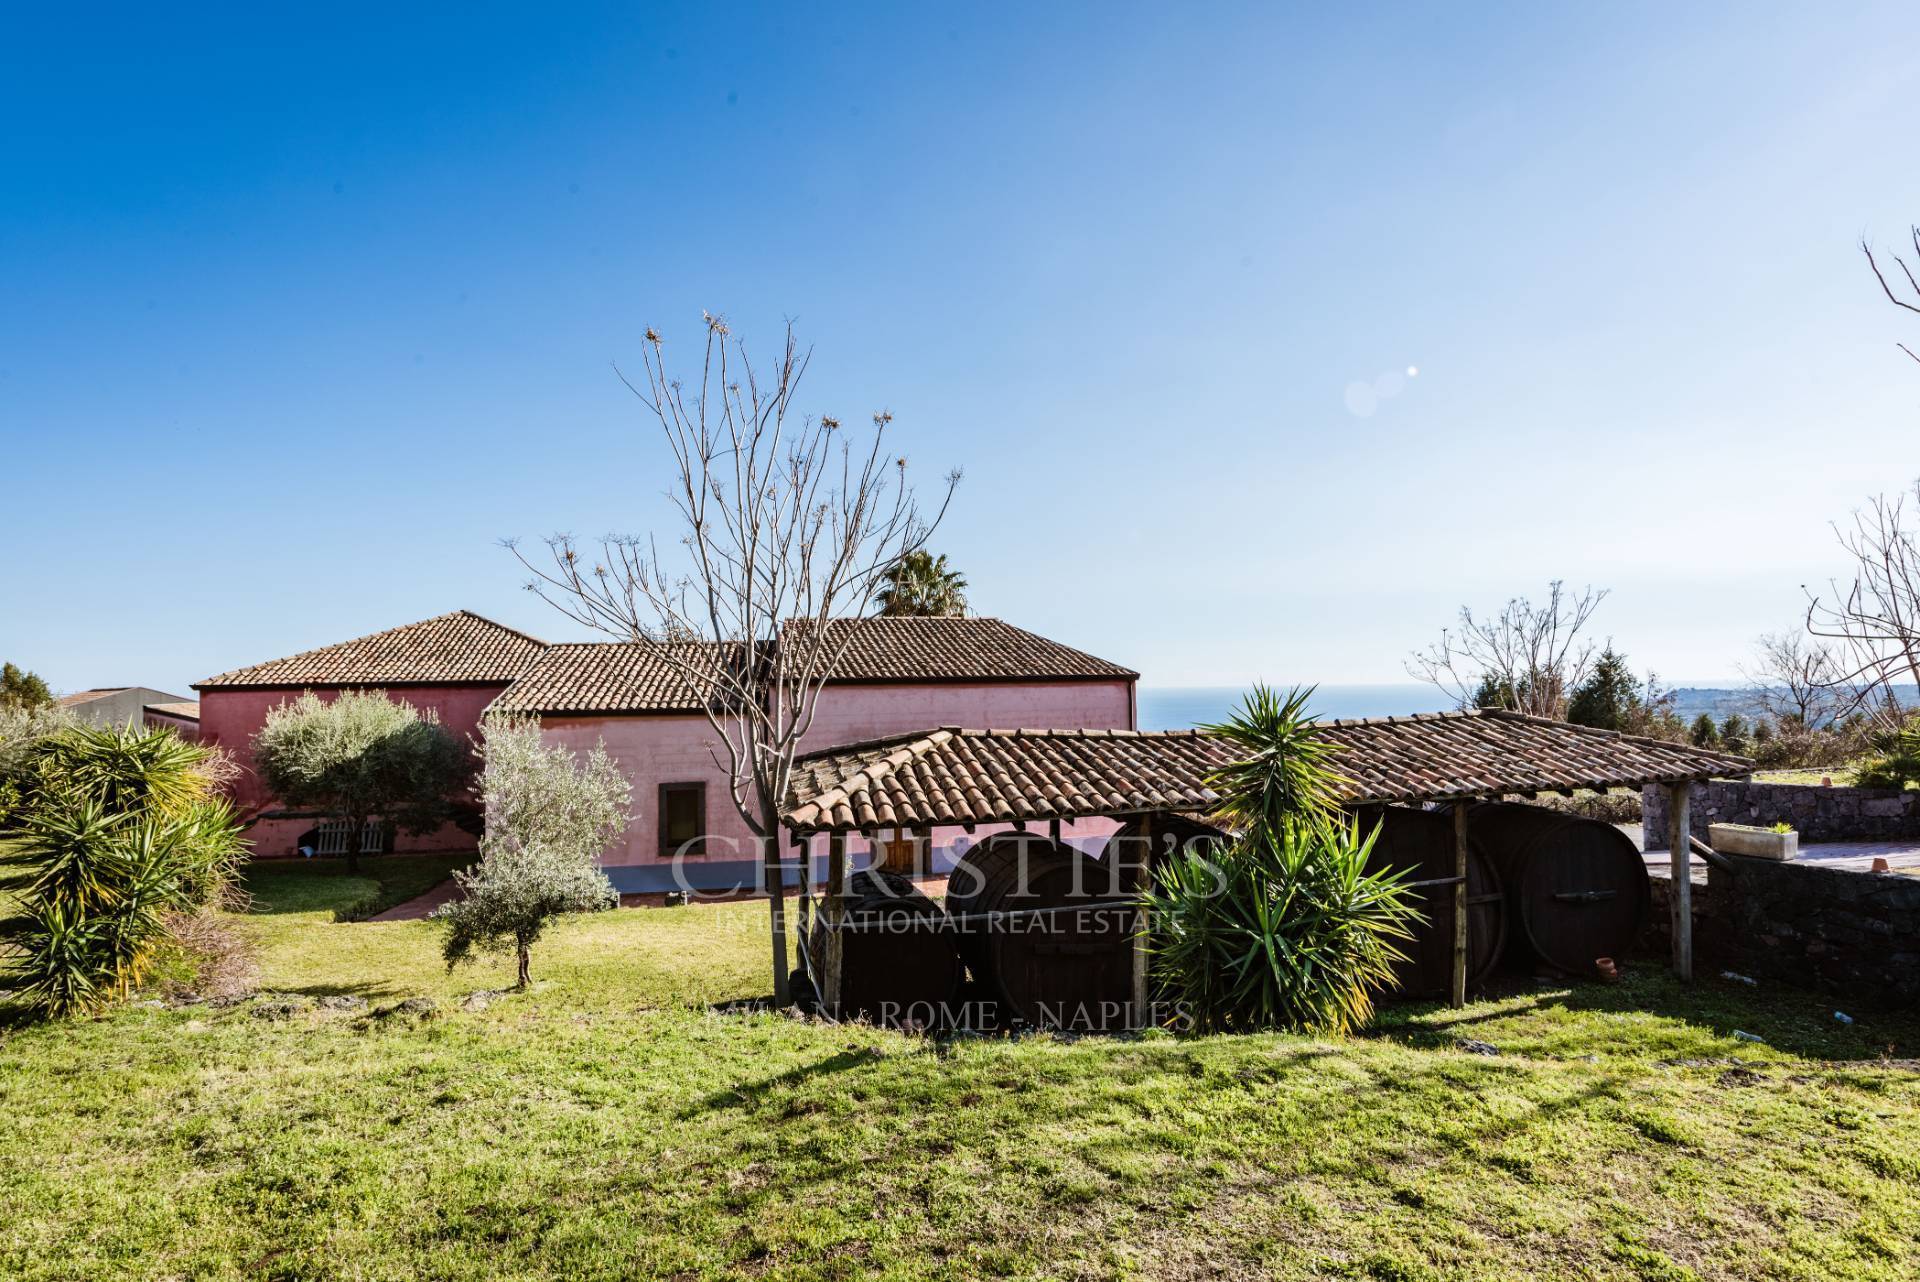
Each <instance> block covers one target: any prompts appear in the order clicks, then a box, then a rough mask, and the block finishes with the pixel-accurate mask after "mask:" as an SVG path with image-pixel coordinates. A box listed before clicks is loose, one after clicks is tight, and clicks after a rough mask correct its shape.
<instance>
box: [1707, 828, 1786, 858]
mask: <svg viewBox="0 0 1920 1282" xmlns="http://www.w3.org/2000/svg"><path fill="white" fill-rule="evenodd" d="M1707 844H1708V845H1709V846H1712V847H1713V848H1714V849H1715V850H1717V851H1719V852H1720V853H1721V854H1723V855H1747V856H1749V857H1751V858H1754V859H1792V858H1793V857H1794V856H1796V855H1798V854H1799V853H1800V834H1799V833H1797V832H1774V831H1773V830H1772V829H1769V828H1749V827H1748V826H1747V825H1745V824H1709V825H1708V826H1707Z"/></svg>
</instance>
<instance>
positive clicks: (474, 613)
mask: <svg viewBox="0 0 1920 1282" xmlns="http://www.w3.org/2000/svg"><path fill="white" fill-rule="evenodd" d="M456 614H464V615H466V616H467V617H468V618H469V619H478V620H480V622H482V623H484V624H487V625H488V626H489V627H495V628H499V629H500V630H501V631H502V632H511V633H513V635H515V636H517V637H520V638H522V639H524V640H527V641H531V642H533V643H534V644H535V645H552V644H553V642H551V641H548V640H547V639H546V638H544V637H537V636H535V635H533V633H531V632H525V631H522V630H521V629H519V628H516V627H514V626H513V625H512V624H511V623H502V622H500V620H498V619H490V618H488V617H487V616H486V615H484V614H482V613H480V612H479V611H478V610H469V609H467V608H466V607H465V606H461V607H460V608H459V609H458V610H449V611H447V612H446V613H445V614H436V615H434V616H433V618H432V619H422V620H420V622H421V623H432V622H433V621H434V619H446V618H451V617H452V616H454V615H456ZM400 626H401V627H414V626H416V625H414V624H410V623H403V624H401V625H400ZM388 631H397V629H392V628H389V629H388Z"/></svg>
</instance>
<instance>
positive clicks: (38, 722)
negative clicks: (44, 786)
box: [0, 701, 73, 832]
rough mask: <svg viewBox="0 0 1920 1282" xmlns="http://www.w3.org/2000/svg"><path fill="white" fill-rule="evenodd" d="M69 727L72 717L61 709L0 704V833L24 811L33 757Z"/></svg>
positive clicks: (12, 825) (31, 777)
mask: <svg viewBox="0 0 1920 1282" xmlns="http://www.w3.org/2000/svg"><path fill="white" fill-rule="evenodd" d="M72 724H73V717H72V715H71V714H70V713H68V712H66V711H65V710H63V709H61V708H57V707H46V706H32V707H29V706H24V705H21V704H15V703H7V702H5V701H0V832H6V831H8V830H9V829H10V828H12V827H14V826H15V825H16V824H18V822H19V820H20V816H21V815H22V814H23V813H24V811H25V809H26V801H27V794H28V793H30V792H31V791H32V790H33V762H34V758H35V756H36V754H37V753H38V752H39V750H40V749H41V747H42V746H43V745H44V744H45V743H46V741H47V740H48V739H50V738H52V737H53V736H54V735H55V734H57V733H59V732H60V731H61V730H64V729H66V728H67V727H68V726H71V725H72Z"/></svg>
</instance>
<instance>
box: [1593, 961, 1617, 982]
mask: <svg viewBox="0 0 1920 1282" xmlns="http://www.w3.org/2000/svg"><path fill="white" fill-rule="evenodd" d="M1593 970H1594V973H1595V974H1596V975H1598V976H1600V978H1601V979H1603V980H1605V981H1606V982H1607V983H1609V984H1617V983H1619V982H1620V967H1619V966H1618V965H1617V964H1615V962H1614V960H1613V958H1611V957H1596V958H1594V959H1593Z"/></svg>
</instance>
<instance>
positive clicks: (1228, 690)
mask: <svg viewBox="0 0 1920 1282" xmlns="http://www.w3.org/2000/svg"><path fill="white" fill-rule="evenodd" d="M1277 688H1279V689H1282V690H1284V689H1286V687H1284V686H1281V687H1277ZM1666 690H1667V693H1668V694H1669V695H1670V696H1671V699H1672V707H1673V711H1674V713H1675V714H1676V715H1678V716H1679V718H1680V720H1682V721H1684V722H1691V721H1692V720H1693V719H1694V718H1695V717H1697V716H1699V715H1700V714H1701V713H1703V712H1704V713H1706V714H1707V715H1708V716H1710V717H1712V718H1713V719H1714V720H1715V721H1724V720H1725V719H1726V718H1727V717H1729V716H1735V715H1737V716H1742V717H1747V718H1753V717H1755V716H1759V715H1762V713H1763V711H1764V710H1763V709H1762V708H1761V707H1760V704H1759V701H1758V700H1757V698H1756V697H1755V696H1756V691H1755V690H1754V688H1753V687H1752V686H1751V685H1741V684H1740V683H1738V682H1733V681H1728V682H1725V683H1724V684H1707V683H1701V684H1699V685H1682V686H1674V687H1667V688H1666ZM1894 693H1895V695H1896V696H1898V698H1899V699H1900V701H1901V702H1902V703H1903V704H1905V705H1907V706H1908V707H1912V706H1915V705H1916V704H1920V689H1916V688H1915V687H1913V686H1911V685H1902V686H1896V687H1895V688H1894ZM1245 697H1246V691H1245V690H1244V689H1242V688H1241V687H1239V686H1142V687H1140V728H1141V729H1142V730H1187V729H1191V728H1192V727H1194V726H1198V725H1208V724H1212V723H1216V722H1219V721H1221V720H1224V719H1225V718H1226V716H1227V714H1228V713H1230V712H1232V711H1233V709H1234V708H1236V707H1238V706H1239V704H1240V701H1241V699H1243V698H1245ZM1453 707H1454V703H1453V700H1451V699H1449V698H1448V697H1447V696H1446V695H1445V694H1443V693H1441V692H1440V691H1439V690H1436V689H1435V688H1434V687H1432V686H1425V685H1416V684H1414V683H1412V682H1401V683H1398V684H1391V685H1338V686H1335V685H1329V686H1319V687H1317V688H1316V689H1315V690H1314V692H1313V694H1312V696H1311V697H1310V698H1309V699H1308V700H1307V710H1308V711H1309V712H1311V713H1313V715H1315V716H1316V717H1319V718H1320V719H1321V720H1322V721H1332V720H1335V719H1337V718H1340V717H1403V716H1406V715H1407V714H1409V713H1413V712H1450V711H1452V710H1453Z"/></svg>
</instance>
